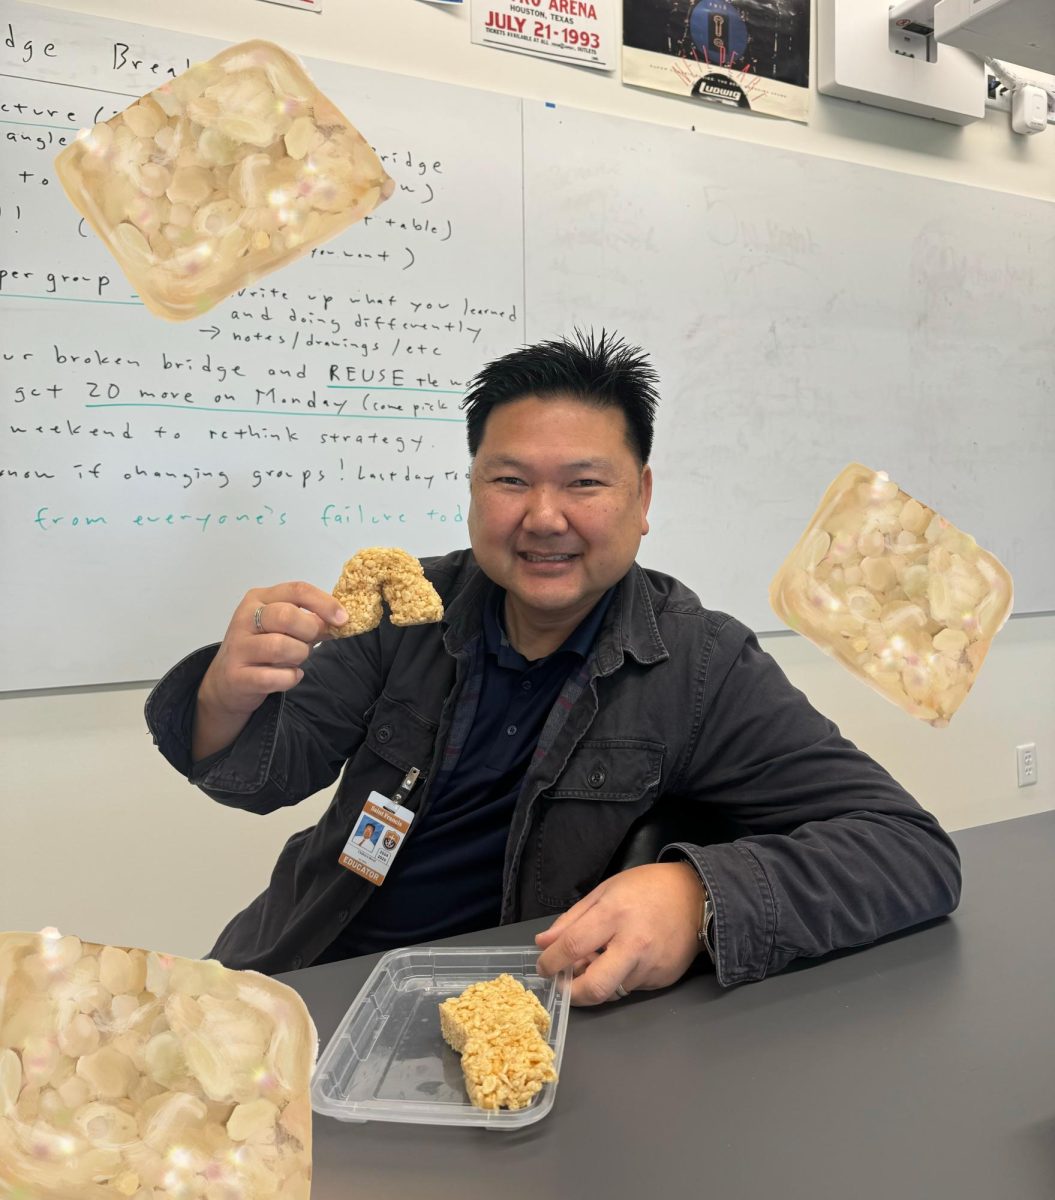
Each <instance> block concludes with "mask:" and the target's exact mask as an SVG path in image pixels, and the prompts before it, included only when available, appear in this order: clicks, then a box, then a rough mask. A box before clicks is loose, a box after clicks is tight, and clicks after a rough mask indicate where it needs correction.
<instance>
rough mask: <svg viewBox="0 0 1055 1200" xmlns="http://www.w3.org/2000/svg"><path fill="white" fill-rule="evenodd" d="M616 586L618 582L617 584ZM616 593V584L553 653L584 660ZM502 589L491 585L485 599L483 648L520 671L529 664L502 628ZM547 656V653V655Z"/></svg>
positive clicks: (503, 594)
mask: <svg viewBox="0 0 1055 1200" xmlns="http://www.w3.org/2000/svg"><path fill="white" fill-rule="evenodd" d="M616 586H618V585H616ZM614 594H615V586H613V587H610V588H609V589H608V591H607V592H605V594H604V595H603V596H602V597H601V598H600V600H598V601H597V603H596V604H595V605H594V606H593V608H592V609H590V611H589V612H588V613H587V615H586V616H585V617H583V619H582V620H581V621H580V622H579V624H578V625H576V627H575V628H574V629H573V630H572V632H571V633H570V634H569V635H568V636H567V638H566V639H565V640H564V641H563V642H562V643H561V645H560V646H558V647H557V649H556V650H554V651H553V654H564V653H570V654H576V655H578V656H579V658H581V659H583V660H584V661H585V660H586V659H587V658H589V656H590V651H591V650H592V649H593V644H594V640H595V639H596V637H597V634H598V632H599V631H600V628H601V625H602V623H603V622H604V618H605V614H606V613H607V611H608V606H609V604H610V603H611V600H612V596H613V595H614ZM505 597H506V593H505V589H504V588H500V587H497V586H496V585H492V586H491V590H490V594H489V595H488V596H487V598H486V600H485V602H484V615H483V627H484V650H485V651H486V652H487V653H489V654H493V655H495V657H496V658H497V659H498V665H499V666H502V667H513V668H516V669H519V670H523V669H524V667H525V665H526V664H527V665H530V664H529V663H528V660H527V659H525V658H524V656H523V655H522V654H521V653H520V652H519V651H518V650H517V649H516V648H515V647H514V646H513V645H512V643H511V642H510V641H509V638H508V637H507V635H506V631H505V621H504V619H503V613H504V608H505ZM546 657H547V658H548V657H549V655H547V656H546Z"/></svg>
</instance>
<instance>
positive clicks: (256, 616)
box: [253, 604, 267, 633]
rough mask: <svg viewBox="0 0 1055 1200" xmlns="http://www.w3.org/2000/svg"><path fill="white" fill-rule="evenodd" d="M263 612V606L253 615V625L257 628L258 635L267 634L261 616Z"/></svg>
mask: <svg viewBox="0 0 1055 1200" xmlns="http://www.w3.org/2000/svg"><path fill="white" fill-rule="evenodd" d="M263 611H264V606H263V605H262V604H261V605H260V607H259V608H258V609H257V610H256V612H255V613H253V624H254V625H255V626H256V631H257V633H267V630H266V629H265V628H264V622H263V621H262V620H261V619H260V614H261V613H262V612H263Z"/></svg>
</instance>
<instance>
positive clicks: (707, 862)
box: [658, 842, 777, 987]
mask: <svg viewBox="0 0 1055 1200" xmlns="http://www.w3.org/2000/svg"><path fill="white" fill-rule="evenodd" d="M677 858H682V859H686V860H688V862H690V863H691V864H692V866H694V867H695V868H696V870H697V872H698V873H699V876H700V879H701V880H702V882H703V886H704V887H705V888H706V889H707V895H708V896H709V897H710V899H711V907H712V908H713V909H714V924H713V925H712V935H711V942H712V945H713V947H714V970H715V975H716V976H717V978H718V982H719V983H720V984H721V985H722V987H731V986H732V985H733V984H735V983H748V982H751V981H752V980H756V979H762V978H763V977H764V976H765V974H766V969H767V967H768V965H769V959H770V955H771V953H772V950H773V943H774V940H775V938H776V927H777V920H776V916H777V914H776V903H775V901H774V899H773V893H772V890H771V889H770V886H769V881H768V880H767V879H766V876H765V873H764V872H763V870H762V868H761V866H760V865H759V862H758V860H757V859H756V858H755V856H754V855H753V854H752V853H751V851H750V850H749V849H748V848H747V847H746V846H741V845H740V844H739V843H738V842H724V843H718V844H715V845H711V846H695V845H692V844H691V843H689V842H671V843H670V844H669V845H666V846H664V847H663V849H662V850H661V851H660V853H659V859H658V861H659V862H670V861H671V860H673V859H677Z"/></svg>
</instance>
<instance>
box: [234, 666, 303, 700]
mask: <svg viewBox="0 0 1055 1200" xmlns="http://www.w3.org/2000/svg"><path fill="white" fill-rule="evenodd" d="M303 678H304V672H303V671H302V670H301V669H300V668H299V667H246V668H245V669H244V671H243V672H242V683H243V684H244V686H245V687H246V688H247V689H249V690H250V691H253V692H259V693H260V694H261V695H270V693H271V692H288V691H289V689H290V688H292V687H296V686H297V684H298V683H300V681H301V680H302V679H303Z"/></svg>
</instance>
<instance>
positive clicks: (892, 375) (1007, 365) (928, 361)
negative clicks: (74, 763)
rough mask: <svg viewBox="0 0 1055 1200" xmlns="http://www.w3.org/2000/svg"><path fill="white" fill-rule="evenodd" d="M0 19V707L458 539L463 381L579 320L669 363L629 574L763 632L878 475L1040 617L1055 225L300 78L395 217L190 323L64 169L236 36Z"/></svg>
mask: <svg viewBox="0 0 1055 1200" xmlns="http://www.w3.org/2000/svg"><path fill="white" fill-rule="evenodd" d="M0 22H2V23H3V25H4V26H5V27H6V25H7V23H8V22H10V23H11V26H12V36H11V38H10V39H7V38H5V39H0V52H2V55H3V57H2V59H0V61H2V64H3V65H2V67H0V131H2V132H3V134H4V138H5V141H4V151H5V153H4V165H5V170H4V171H3V172H0V246H2V250H3V254H2V261H0V272H4V271H6V272H7V273H6V274H3V275H0V554H2V556H3V557H2V561H3V563H4V570H3V571H2V572H0V604H2V606H3V608H2V611H3V612H4V614H5V620H4V630H5V632H4V646H3V650H4V652H3V655H2V656H0V690H18V689H26V688H41V687H57V686H67V685H77V684H96V683H112V682H121V681H127V680H142V679H152V678H156V677H158V676H159V675H160V674H161V673H163V672H164V671H165V670H166V669H167V668H168V667H169V666H171V664H172V663H173V662H175V661H177V660H178V659H179V658H180V657H181V656H182V655H183V654H185V653H186V652H187V651H188V650H189V649H191V648H193V647H195V646H198V645H201V644H204V643H206V642H208V641H213V640H216V639H218V638H219V637H220V636H221V635H222V633H223V631H224V628H225V626H226V623H227V619H228V616H229V614H230V612H231V611H232V609H233V608H234V606H235V604H236V603H237V602H238V600H239V599H240V598H241V596H242V595H243V594H244V593H245V591H246V590H248V589H249V588H250V587H257V586H264V585H267V584H270V583H273V582H277V581H279V580H283V579H294V578H305V579H309V580H311V581H312V582H314V583H317V584H319V585H320V586H323V587H328V586H330V585H332V583H333V582H334V581H335V579H336V576H337V574H338V572H339V570H340V567H341V564H342V563H343V561H344V559H345V558H346V557H347V556H348V555H350V554H351V553H352V552H353V551H354V550H355V549H357V548H359V547H360V546H363V545H371V544H394V545H401V546H404V547H406V548H407V549H408V550H410V551H411V552H413V553H415V554H419V555H422V554H434V553H443V552H445V551H447V550H450V549H452V548H454V547H457V546H462V545H465V544H467V541H468V538H467V535H466V533H465V530H464V518H465V512H466V508H467V498H468V489H467V482H466V477H465V475H466V471H467V468H468V456H467V451H466V448H465V442H464V427H463V422H462V418H461V415H460V410H459V408H458V403H459V400H460V397H461V395H462V392H463V390H464V385H465V382H466V381H467V379H468V378H469V377H470V376H471V375H472V373H473V372H474V371H475V370H476V369H477V368H478V367H479V366H480V365H482V364H483V363H484V362H486V361H487V360H488V359H490V358H493V357H494V356H496V355H498V354H501V353H504V352H506V351H508V350H510V349H512V348H514V347H515V346H517V345H520V344H522V343H523V342H524V341H525V340H534V339H536V338H539V337H543V336H551V335H555V334H562V333H566V332H568V331H569V330H570V329H571V327H572V326H574V325H584V326H591V325H592V326H594V327H600V326H601V325H607V326H608V327H610V328H614V329H617V330H619V331H620V332H621V333H623V334H624V335H625V336H626V337H628V338H629V339H631V340H632V341H636V342H638V343H640V344H641V345H642V346H644V347H645V348H646V349H647V350H648V351H649V352H650V353H651V354H652V355H653V356H654V358H655V361H656V364H657V366H658V367H659V370H660V372H661V376H662V396H663V398H662V403H661V408H660V414H659V422H658V429H657V442H656V452H655V455H654V459H653V462H654V467H655V471H656V497H655V501H654V508H653V514H652V515H653V528H652V533H651V534H650V535H649V537H648V538H647V539H646V541H645V542H644V544H643V549H642V555H641V558H642V561H643V562H644V563H645V564H646V565H650V566H655V567H657V568H659V569H663V570H667V571H670V572H672V573H674V574H677V575H678V576H679V577H680V578H682V579H684V580H685V582H686V583H688V584H689V585H690V586H691V587H693V588H694V589H695V590H696V591H698V592H699V594H700V595H701V597H702V598H703V600H704V602H705V603H706V604H708V605H710V606H712V607H717V608H723V609H726V610H728V611H731V612H733V613H735V614H736V615H737V616H739V617H740V618H741V619H743V620H745V621H747V622H748V623H749V624H751V625H753V626H754V627H755V628H757V629H760V630H765V629H774V628H778V627H779V626H778V622H777V620H776V618H775V617H774V616H773V614H772V612H771V611H770V610H769V608H768V605H767V601H766V592H767V587H768V583H769V579H770V578H771V576H772V574H773V571H774V570H775V569H776V567H777V566H778V565H779V563H780V562H781V561H782V560H783V558H784V556H785V554H786V553H787V550H788V548H789V547H790V546H791V545H792V544H793V542H794V541H795V539H796V538H797V536H798V535H799V533H800V532H801V529H802V527H803V525H804V523H805V521H806V520H807V518H808V517H809V515H810V513H811V512H812V511H813V508H814V506H815V504H816V502H817V500H818V498H819V496H820V494H821V492H822V491H823V489H824V487H825V486H826V485H827V483H828V482H829V480H830V479H831V478H832V477H834V475H835V474H836V473H837V472H838V470H839V469H841V467H843V466H844V465H845V464H846V463H847V462H849V461H850V460H852V459H859V460H860V461H863V462H865V463H868V464H870V465H873V466H875V467H877V468H884V469H886V470H888V471H889V472H890V474H891V476H892V477H893V478H895V479H896V480H897V481H898V482H899V483H901V484H902V486H904V487H906V488H907V489H908V490H909V491H911V492H913V493H914V494H916V495H918V496H919V497H920V498H921V499H923V500H925V501H926V502H927V503H929V504H932V505H934V506H935V507H937V508H938V509H939V511H941V512H943V513H944V514H945V515H947V516H948V517H949V518H950V519H951V520H953V521H955V522H956V523H957V524H959V525H960V526H961V527H963V528H964V529H967V530H969V531H970V532H971V533H973V534H974V535H975V536H976V537H977V538H978V539H979V541H980V542H982V544H984V545H986V546H987V547H989V548H990V549H992V550H993V551H994V552H995V553H996V554H997V555H998V556H999V557H1000V558H1001V559H1002V560H1003V561H1004V562H1005V563H1006V564H1007V565H1008V567H1009V568H1010V569H1011V571H1012V573H1013V575H1014V576H1015V582H1016V606H1017V609H1018V611H1037V610H1041V609H1050V608H1055V556H1053V555H1052V553H1051V547H1052V545H1053V544H1055V428H1053V420H1052V408H1053V405H1052V400H1053V397H1052V382H1051V381H1052V376H1053V371H1052V367H1053V365H1055V361H1053V359H1055V356H1053V352H1052V340H1051V331H1052V330H1053V329H1055V289H1053V288H1052V286H1051V280H1052V278H1053V277H1055V271H1053V268H1055V219H1053V217H1055V214H1053V206H1052V205H1050V204H1045V203H1043V202H1040V201H1030V200H1025V199H1022V198H1019V197H1015V196H1010V195H1003V194H1000V193H995V192H989V191H984V190H979V189H971V188H967V187H963V186H957V185H951V184H940V183H935V182H933V181H928V180H924V179H919V178H914V177H910V176H905V175H901V174H895V173H892V172H884V171H879V170H875V169H871V168H864V167H858V166H853V165H848V164H844V163H840V162H836V161H832V160H826V159H819V158H813V157H809V156H805V155H796V154H790V153H787V152H783V151H778V150H772V149H769V148H765V147H760V146H754V145H749V144H746V143H738V142H735V141H727V140H724V139H719V138H712V137H704V136H702V135H697V134H692V133H688V132H681V131H675V130H668V129H663V128H658V127H655V126H650V125H643V124H638V123H634V122H628V121H625V120H619V119H615V118H609V117H603V116H598V115H591V114H587V113H579V112H574V111H570V110H563V109H556V110H554V109H551V108H545V107H544V106H542V105H541V104H535V103H528V102H525V103H523V104H522V103H521V102H520V101H518V100H516V99H513V98H509V97H503V96H497V95H490V94H486V95H485V94H483V93H479V92H474V91H470V90H467V89H461V88H456V87H452V86H449V85H444V84H437V83H431V82H425V81H421V80H414V79H408V78H402V77H397V76H392V75H385V74H381V73H378V72H372V71H369V70H365V69H361V68H356V67H351V66H347V65H340V64H335V63H329V62H322V61H312V60H306V65H307V67H308V69H309V71H310V72H311V74H312V75H313V77H314V78H315V79H316V80H317V82H318V83H319V85H320V86H321V87H322V88H323V90H324V91H326V92H328V93H329V94H330V95H331V96H332V97H333V98H334V100H335V101H336V102H337V103H338V105H339V106H340V107H341V108H342V109H343V110H344V111H345V112H346V113H347V114H348V115H349V117H350V118H351V119H352V120H353V122H355V123H356V124H357V125H358V126H359V127H360V128H361V129H362V130H363V131H364V133H365V134H366V136H367V137H368V138H369V139H370V140H371V142H372V143H373V144H374V146H375V147H376V148H377V150H378V151H379V153H381V154H382V156H383V157H384V159H385V162H386V166H388V168H389V171H390V173H391V174H392V175H393V177H394V178H395V179H396V180H397V182H398V184H399V190H398V191H397V193H396V195H395V196H394V197H393V198H392V200H390V201H389V202H388V203H387V204H386V205H384V206H383V207H382V208H381V209H379V210H378V213H377V216H376V218H375V219H372V220H371V221H370V223H369V224H368V225H362V224H361V225H359V226H356V227H353V228H352V229H351V230H349V231H347V232H346V233H345V234H343V235H342V236H341V237H340V238H338V239H336V240H334V241H333V242H331V243H328V244H327V245H326V246H325V247H323V248H322V249H323V250H324V251H325V253H317V254H316V255H315V256H314V257H313V258H311V259H310V260H305V261H302V262H301V263H299V264H296V265H293V266H291V267H288V268H286V269H284V270H283V271H281V272H279V273H276V274H275V275H274V276H271V277H268V278H266V279H265V280H261V281H259V282H258V283H257V284H256V285H254V287H253V288H251V289H249V290H248V291H247V292H246V293H244V294H242V295H239V296H236V297H234V298H232V299H230V300H228V301H226V302H224V303H223V304H221V305H219V306H217V307H216V308H215V309H213V310H211V311H210V312H209V313H208V314H206V315H205V317H204V318H203V319H202V320H200V321H190V322H186V323H184V324H178V325H177V324H170V323H167V322H164V321H161V320H159V319H158V318H156V317H153V316H151V315H150V314H148V313H147V312H146V310H145V309H144V308H143V307H142V305H141V304H139V303H138V301H137V299H136V297H135V296H134V295H133V294H132V293H131V292H130V290H129V288H128V285H127V284H126V283H125V282H124V280H123V277H122V276H121V275H120V273H119V271H118V270H117V269H116V267H115V265H114V264H113V262H112V261H111V259H110V258H109V255H108V254H107V253H106V251H105V250H104V249H103V247H102V246H101V244H99V243H98V241H97V240H96V239H95V238H94V237H93V236H91V235H90V234H89V233H88V232H87V231H86V230H84V228H83V227H81V226H80V224H79V222H78V219H77V215H76V213H75V212H74V210H73V209H72V208H71V207H70V205H69V204H68V202H67V201H66V200H65V197H64V196H63V195H62V194H61V192H60V189H59V186H58V184H57V182H56V181H55V180H54V177H53V175H52V172H51V165H52V162H53V160H54V156H55V154H56V153H57V152H58V150H59V149H60V148H61V144H62V143H63V139H69V138H71V137H73V136H74V134H75V132H76V130H77V129H78V128H80V127H82V126H84V125H88V124H90V123H91V122H92V121H93V120H95V119H96V118H97V116H102V117H103V118H104V119H105V117H107V116H109V115H110V113H112V112H113V111H116V110H117V109H120V108H123V107H124V106H125V105H126V104H127V103H128V102H129V100H130V99H131V98H132V97H135V96H138V95H140V94H142V93H143V92H144V91H146V90H148V89H149V88H151V87H155V86H157V85H158V83H159V82H161V81H163V79H164V78H166V77H167V74H168V73H178V72H179V71H181V70H183V69H184V68H185V67H186V66H187V64H188V63H189V62H193V61H197V60H200V59H202V58H205V57H209V56H210V55H212V54H214V53H215V52H216V51H217V50H218V49H219V48H220V43H219V42H216V41H212V40H209V39H204V38H198V37H193V36H187V35H183V34H178V33H172V32H168V31H162V30H157V29H152V28H144V27H138V26H133V25H128V24H125V23H117V22H111V21H107V20H104V19H100V18H95V17H89V16H84V15H79V14H74V13H61V14H60V13H57V12H55V11H54V10H52V9H38V8H35V7H32V6H29V5H23V4H16V3H13V0H0ZM8 40H10V41H12V42H13V43H14V44H13V46H9V45H7V44H6V43H7V41H8ZM44 180H48V182H47V183H45V182H44ZM16 272H17V274H16ZM104 280H105V282H104ZM430 305H431V307H430ZM331 368H335V369H336V372H337V380H339V381H340V382H339V383H338V382H337V381H336V380H335V379H334V378H333V376H332V375H331ZM396 372H399V374H395V373H396ZM55 389H58V390H55ZM272 389H274V391H273V392H272ZM123 406H129V407H123ZM59 518H61V519H59ZM100 518H101V519H100Z"/></svg>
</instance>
